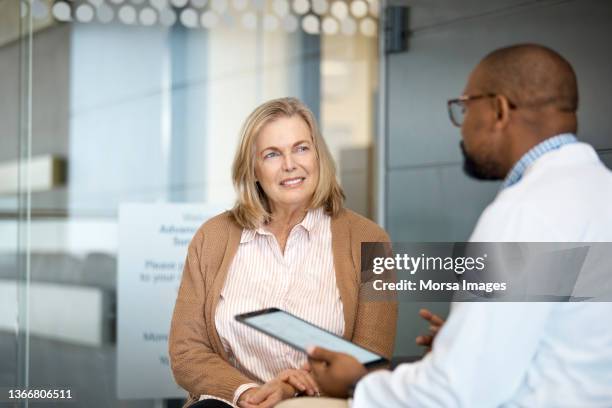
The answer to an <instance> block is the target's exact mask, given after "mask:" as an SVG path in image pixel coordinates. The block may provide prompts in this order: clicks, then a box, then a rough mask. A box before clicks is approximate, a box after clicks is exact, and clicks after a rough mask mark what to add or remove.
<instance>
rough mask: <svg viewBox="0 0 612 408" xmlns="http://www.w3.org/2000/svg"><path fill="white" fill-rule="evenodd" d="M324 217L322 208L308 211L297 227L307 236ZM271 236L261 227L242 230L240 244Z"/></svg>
mask: <svg viewBox="0 0 612 408" xmlns="http://www.w3.org/2000/svg"><path fill="white" fill-rule="evenodd" d="M324 216H325V210H324V209H323V207H319V208H315V209H312V210H308V212H307V213H306V216H305V217H304V219H303V220H302V222H300V223H299V224H297V225H299V226H301V227H302V228H304V229H305V230H306V232H308V236H309V237H310V234H311V233H312V232H313V231H314V230H315V229H316V228H317V226H318V225H319V224H320V223H321V220H322V219H323V217H324ZM258 234H259V235H272V233H271V232H270V231H267V230H266V229H265V228H264V227H263V226H261V227H259V228H257V229H246V228H245V229H243V230H242V235H241V236H240V243H241V244H243V243H245V242H249V241H251V240H253V239H254V238H255V236H257V235H258Z"/></svg>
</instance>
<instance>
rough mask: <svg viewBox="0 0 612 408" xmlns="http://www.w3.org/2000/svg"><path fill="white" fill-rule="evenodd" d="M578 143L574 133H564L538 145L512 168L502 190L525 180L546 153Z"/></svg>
mask: <svg viewBox="0 0 612 408" xmlns="http://www.w3.org/2000/svg"><path fill="white" fill-rule="evenodd" d="M577 141H578V139H576V136H575V135H573V134H572V133H563V134H560V135H556V136H553V137H550V138H548V139H546V140H544V141H542V142H540V143H538V144H537V145H535V146H534V147H532V148H531V149H530V150H529V151H528V152H527V153H525V154H524V155H523V156H522V157H521V158H520V160H519V161H517V162H516V163H515V164H514V166H512V169H511V170H510V172H509V173H508V175H507V176H506V178H505V179H504V182H503V183H502V186H501V190H503V189H506V188H508V187H510V186H513V185H514V184H516V183H518V182H519V181H520V180H521V178H523V175H524V174H525V171H526V170H527V168H528V167H529V166H531V165H532V164H533V163H534V162H535V161H536V160H537V159H539V158H540V157H542V156H543V155H545V154H546V153H548V152H552V151H553V150H557V149H558V148H560V147H561V146H563V145H566V144H570V143H575V142H577Z"/></svg>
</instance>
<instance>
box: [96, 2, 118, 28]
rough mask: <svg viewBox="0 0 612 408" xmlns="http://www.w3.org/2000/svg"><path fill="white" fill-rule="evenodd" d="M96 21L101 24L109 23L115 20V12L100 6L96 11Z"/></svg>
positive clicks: (106, 6)
mask: <svg viewBox="0 0 612 408" xmlns="http://www.w3.org/2000/svg"><path fill="white" fill-rule="evenodd" d="M97 15H98V21H100V22H101V23H104V24H106V23H110V22H111V21H113V18H115V12H114V11H113V9H112V8H110V7H109V6H108V5H106V4H101V5H100V6H99V7H98V10H97Z"/></svg>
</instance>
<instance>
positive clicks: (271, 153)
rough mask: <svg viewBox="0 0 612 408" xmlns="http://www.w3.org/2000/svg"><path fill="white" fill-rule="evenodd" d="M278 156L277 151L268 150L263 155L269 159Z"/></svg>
mask: <svg viewBox="0 0 612 408" xmlns="http://www.w3.org/2000/svg"><path fill="white" fill-rule="evenodd" d="M276 156H278V152H270V153H268V154H266V155H265V156H264V159H271V158H272V157H276Z"/></svg>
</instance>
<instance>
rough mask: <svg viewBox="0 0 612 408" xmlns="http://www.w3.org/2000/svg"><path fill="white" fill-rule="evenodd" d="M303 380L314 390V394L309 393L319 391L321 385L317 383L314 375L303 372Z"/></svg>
mask: <svg viewBox="0 0 612 408" xmlns="http://www.w3.org/2000/svg"><path fill="white" fill-rule="evenodd" d="M302 381H303V382H304V383H305V384H306V386H307V387H308V388H309V390H310V391H312V394H309V395H315V394H317V393H319V386H318V385H317V382H316V381H315V380H314V378H312V375H310V374H309V373H307V372H303V373H302Z"/></svg>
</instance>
